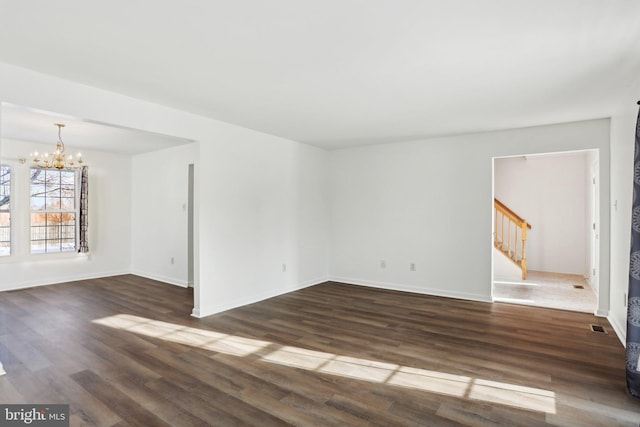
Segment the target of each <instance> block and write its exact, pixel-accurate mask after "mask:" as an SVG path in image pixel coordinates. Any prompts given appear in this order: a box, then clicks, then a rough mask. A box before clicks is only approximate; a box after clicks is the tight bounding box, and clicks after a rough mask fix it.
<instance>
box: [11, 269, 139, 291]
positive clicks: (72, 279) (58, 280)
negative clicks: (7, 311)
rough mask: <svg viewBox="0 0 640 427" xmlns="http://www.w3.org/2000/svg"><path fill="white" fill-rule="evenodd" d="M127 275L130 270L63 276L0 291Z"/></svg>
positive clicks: (12, 286)
mask: <svg viewBox="0 0 640 427" xmlns="http://www.w3.org/2000/svg"><path fill="white" fill-rule="evenodd" d="M129 273H131V271H130V270H113V271H103V272H100V273H90V274H78V275H71V276H64V277H58V278H55V279H53V280H32V281H27V282H19V283H14V284H11V285H9V286H8V287H6V288H2V289H0V291H16V290H19V289H26V288H33V287H36V286H48V285H57V284H59V283H67V282H77V281H79V280H90V279H101V278H103V277H111V276H120V275H122V274H129Z"/></svg>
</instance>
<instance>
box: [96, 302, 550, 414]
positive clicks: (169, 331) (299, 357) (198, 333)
mask: <svg viewBox="0 0 640 427" xmlns="http://www.w3.org/2000/svg"><path fill="white" fill-rule="evenodd" d="M93 323H96V324H98V325H103V326H107V327H110V328H115V329H120V330H124V331H129V332H133V333H136V334H140V335H145V336H148V337H153V338H159V339H163V340H167V341H171V342H175V343H179V344H185V345H188V346H193V347H198V348H202V349H206V350H210V351H212V352H219V353H224V354H230V355H233V356H239V357H246V356H249V355H255V356H258V357H259V360H261V361H263V362H268V363H275V364H278V365H282V366H289V367H293V368H299V369H305V370H310V371H316V372H322V373H326V374H331V375H338V376H342V377H347V378H354V379H357V380H362V381H369V382H375V383H380V384H388V385H391V386H395V387H404V388H410V389H413V390H420V391H425V392H429V393H438V394H443V395H447V396H454V397H460V398H467V399H473V400H479V401H484V402H491V403H497V404H501V405H507V406H511V407H516V408H521V409H528V410H533V411H539V412H546V413H549V414H555V413H556V398H555V393H554V392H553V391H550V390H543V389H539V388H532V387H524V386H520V385H516V384H508V383H503V382H497V381H489V380H483V379H479V378H472V377H468V376H464V375H454V374H449V373H445V372H439V371H431V370H428V369H420V368H413V367H410V366H402V365H396V364H393V363H387V362H379V361H375V360H368V359H361V358H358V357H351V356H342V355H338V354H334V353H327V352H322V351H316V350H309V349H305V348H301V347H294V346H281V345H279V344H277V343H273V342H270V341H263V340H257V339H253V338H244V337H239V336H236V335H229V334H223V333H219V332H214V331H209V330H205V329H198V328H191V327H187V326H182V325H177V324H174V323H168V322H163V321H159V320H152V319H147V318H144V317H139V316H133V315H129V314H117V315H114V316H109V317H104V318H102V319H96V320H93Z"/></svg>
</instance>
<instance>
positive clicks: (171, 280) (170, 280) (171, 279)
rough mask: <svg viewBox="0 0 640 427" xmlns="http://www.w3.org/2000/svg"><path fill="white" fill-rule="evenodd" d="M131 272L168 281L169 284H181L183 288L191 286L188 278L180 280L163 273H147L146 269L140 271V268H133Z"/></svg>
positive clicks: (152, 278)
mask: <svg viewBox="0 0 640 427" xmlns="http://www.w3.org/2000/svg"><path fill="white" fill-rule="evenodd" d="M130 273H131V274H135V275H136V276H140V277H145V278H147V279H151V280H157V281H158V282H162V283H167V284H169V285H174V286H180V287H181V288H186V287H188V286H189V282H187V281H186V280H180V279H176V278H174V277H167V276H163V275H161V274H153V273H147V272H145V271H140V270H131V271H130Z"/></svg>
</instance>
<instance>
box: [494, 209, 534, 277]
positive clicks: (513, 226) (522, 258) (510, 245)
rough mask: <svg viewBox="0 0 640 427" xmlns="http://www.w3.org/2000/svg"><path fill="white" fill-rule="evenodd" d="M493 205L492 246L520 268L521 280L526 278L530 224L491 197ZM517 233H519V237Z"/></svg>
mask: <svg viewBox="0 0 640 427" xmlns="http://www.w3.org/2000/svg"><path fill="white" fill-rule="evenodd" d="M493 207H494V208H495V233H494V239H493V246H494V247H495V248H496V249H498V250H499V251H500V252H502V254H503V255H504V256H506V257H507V258H509V259H510V260H511V261H512V262H513V263H514V264H515V265H517V266H518V268H520V270H521V271H522V280H526V278H527V230H530V229H531V224H529V223H528V222H527V221H526V220H525V219H524V218H522V217H521V216H520V215H518V214H517V213H515V212H514V211H512V210H511V209H510V208H509V207H508V206H507V205H505V204H504V203H502V202H501V201H500V200H498V199H495V198H494V199H493ZM505 220H506V224H505ZM505 227H506V229H507V230H506V233H505ZM512 230H513V233H512ZM518 234H520V236H519V237H518Z"/></svg>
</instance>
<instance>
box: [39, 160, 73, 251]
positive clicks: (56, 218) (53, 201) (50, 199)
mask: <svg viewBox="0 0 640 427" xmlns="http://www.w3.org/2000/svg"><path fill="white" fill-rule="evenodd" d="M30 182H31V253H34V254H36V253H51V252H71V251H75V250H76V248H77V235H78V232H77V230H78V227H77V221H76V219H77V218H78V201H77V196H78V195H77V191H76V189H77V188H78V174H77V172H76V171H75V170H57V169H31V179H30Z"/></svg>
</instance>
